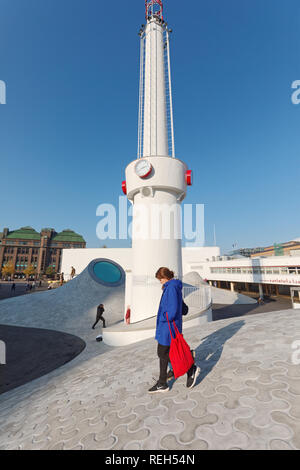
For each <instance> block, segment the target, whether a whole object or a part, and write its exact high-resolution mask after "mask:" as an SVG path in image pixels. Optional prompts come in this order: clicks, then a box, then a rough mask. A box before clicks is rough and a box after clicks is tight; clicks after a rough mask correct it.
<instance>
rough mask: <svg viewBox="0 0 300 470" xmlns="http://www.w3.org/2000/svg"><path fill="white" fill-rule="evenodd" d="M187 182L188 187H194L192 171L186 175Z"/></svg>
mask: <svg viewBox="0 0 300 470" xmlns="http://www.w3.org/2000/svg"><path fill="white" fill-rule="evenodd" d="M185 180H186V184H187V185H188V186H192V185H193V172H192V170H188V171H187V172H186V174H185Z"/></svg>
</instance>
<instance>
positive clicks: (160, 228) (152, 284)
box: [126, 157, 187, 323]
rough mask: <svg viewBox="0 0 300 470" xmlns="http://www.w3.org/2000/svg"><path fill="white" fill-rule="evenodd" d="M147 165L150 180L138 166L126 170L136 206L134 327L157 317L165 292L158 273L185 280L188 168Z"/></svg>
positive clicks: (154, 160)
mask: <svg viewBox="0 0 300 470" xmlns="http://www.w3.org/2000/svg"><path fill="white" fill-rule="evenodd" d="M137 161H140V160H137ZM147 161H148V162H150V163H151V165H152V168H153V169H152V173H151V175H150V177H149V178H148V179H145V180H143V179H141V178H139V177H138V176H137V175H136V173H135V165H136V162H132V163H131V164H130V165H129V166H128V167H127V169H126V180H127V190H128V198H129V200H130V201H131V202H132V203H133V223H132V255H133V266H132V274H133V275H132V286H131V302H130V306H131V323H137V322H140V321H142V320H145V319H148V318H151V317H153V316H155V315H156V314H157V309H158V306H159V301H160V297H161V293H162V290H161V284H160V283H159V281H158V280H157V279H156V278H155V273H156V272H157V270H158V269H159V268H160V267H163V266H164V267H167V268H169V269H171V270H172V271H174V273H175V276H176V277H179V278H181V277H182V233H181V201H182V200H183V199H184V197H185V195H186V188H187V184H186V180H185V174H186V170H187V167H186V165H185V163H183V162H181V161H180V160H177V159H173V158H169V157H150V158H147Z"/></svg>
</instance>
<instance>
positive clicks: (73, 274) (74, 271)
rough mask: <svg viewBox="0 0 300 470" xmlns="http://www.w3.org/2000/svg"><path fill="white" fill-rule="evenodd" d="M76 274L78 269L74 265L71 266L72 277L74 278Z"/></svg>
mask: <svg viewBox="0 0 300 470" xmlns="http://www.w3.org/2000/svg"><path fill="white" fill-rule="evenodd" d="M75 274H76V269H75V268H74V266H72V268H71V279H73V278H74V277H75Z"/></svg>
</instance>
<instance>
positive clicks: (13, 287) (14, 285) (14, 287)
mask: <svg viewBox="0 0 300 470" xmlns="http://www.w3.org/2000/svg"><path fill="white" fill-rule="evenodd" d="M15 291H16V284H15V283H13V284H12V286H11V292H15Z"/></svg>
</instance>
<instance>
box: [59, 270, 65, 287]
mask: <svg viewBox="0 0 300 470" xmlns="http://www.w3.org/2000/svg"><path fill="white" fill-rule="evenodd" d="M64 281H65V278H64V273H61V275H60V285H61V286H63V284H64Z"/></svg>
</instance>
